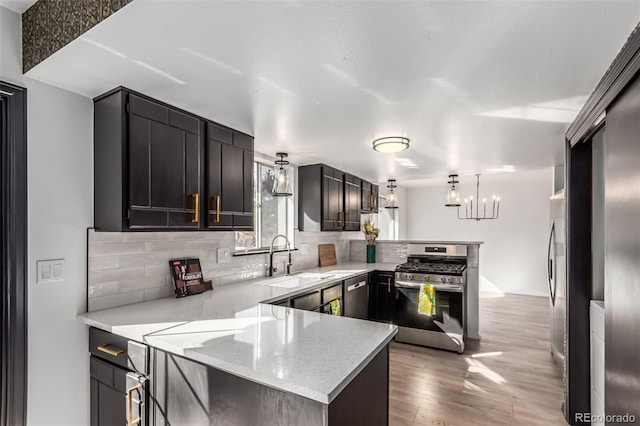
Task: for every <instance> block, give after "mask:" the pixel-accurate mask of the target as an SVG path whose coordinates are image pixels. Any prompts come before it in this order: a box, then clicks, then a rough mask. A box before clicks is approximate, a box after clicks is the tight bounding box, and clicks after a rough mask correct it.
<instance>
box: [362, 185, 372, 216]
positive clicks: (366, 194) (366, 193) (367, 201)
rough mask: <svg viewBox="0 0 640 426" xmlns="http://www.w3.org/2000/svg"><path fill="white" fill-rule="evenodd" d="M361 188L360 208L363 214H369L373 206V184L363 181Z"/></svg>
mask: <svg viewBox="0 0 640 426" xmlns="http://www.w3.org/2000/svg"><path fill="white" fill-rule="evenodd" d="M360 188H361V191H360V208H361V210H362V211H363V212H369V211H371V206H372V204H373V203H372V201H371V183H370V182H367V181H365V180H363V181H362V184H361V186H360Z"/></svg>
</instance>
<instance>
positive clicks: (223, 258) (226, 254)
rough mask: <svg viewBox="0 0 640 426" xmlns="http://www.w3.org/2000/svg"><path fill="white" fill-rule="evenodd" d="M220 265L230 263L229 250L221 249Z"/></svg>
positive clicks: (219, 250) (219, 251) (219, 254)
mask: <svg viewBox="0 0 640 426" xmlns="http://www.w3.org/2000/svg"><path fill="white" fill-rule="evenodd" d="M218 263H229V249H228V248H226V247H220V248H219V249H218Z"/></svg>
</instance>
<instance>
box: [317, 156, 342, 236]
mask: <svg viewBox="0 0 640 426" xmlns="http://www.w3.org/2000/svg"><path fill="white" fill-rule="evenodd" d="M335 174H336V173H334V171H333V169H328V168H324V169H323V175H322V202H323V204H322V210H323V211H322V230H323V231H342V229H343V228H344V220H345V219H344V192H343V191H344V189H343V188H344V186H343V181H342V179H341V178H340V179H339V178H337V177H335Z"/></svg>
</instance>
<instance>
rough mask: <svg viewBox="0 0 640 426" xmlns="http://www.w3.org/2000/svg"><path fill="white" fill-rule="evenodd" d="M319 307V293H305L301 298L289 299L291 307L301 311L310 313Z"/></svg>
mask: <svg viewBox="0 0 640 426" xmlns="http://www.w3.org/2000/svg"><path fill="white" fill-rule="evenodd" d="M319 305H320V291H319V290H318V291H314V292H313V293H307V294H305V295H302V296H298V297H295V298H293V299H291V307H292V308H297V309H303V310H306V311H312V310H314V309H316V308H317V307H318V306H319Z"/></svg>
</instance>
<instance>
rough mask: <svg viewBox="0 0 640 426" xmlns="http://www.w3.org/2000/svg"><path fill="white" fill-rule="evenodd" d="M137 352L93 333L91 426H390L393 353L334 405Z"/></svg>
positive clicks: (384, 353)
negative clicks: (390, 377) (357, 425)
mask: <svg viewBox="0 0 640 426" xmlns="http://www.w3.org/2000/svg"><path fill="white" fill-rule="evenodd" d="M96 342H98V343H97V344H96ZM113 342H115V343H113ZM107 343H108V344H107ZM127 345H128V348H129V349H126V348H127ZM132 345H133V346H144V345H140V344H139V343H136V342H132V341H127V340H126V339H124V338H121V337H119V336H115V335H113V334H111V333H107V332H104V331H101V330H97V329H93V328H92V329H91V332H90V348H89V349H90V352H91V360H90V373H91V374H90V383H91V385H90V388H91V389H90V391H91V396H90V401H91V406H90V424H91V426H112V425H118V426H120V425H129V424H137V425H140V426H147V425H173V426H179V425H189V426H191V425H230V426H231V425H240V426H242V425H252V426H271V425H306V426H341V425H356V424H366V425H374V426H375V425H388V424H389V347H388V345H387V346H385V347H384V348H382V349H381V350H380V351H379V352H378V354H376V355H375V356H374V357H373V359H372V360H371V361H370V362H369V363H368V364H367V365H366V366H365V367H364V368H363V369H362V371H360V372H359V373H358V374H357V375H356V376H355V377H354V378H353V379H352V380H351V382H349V384H347V385H346V387H345V388H344V389H342V391H341V392H340V393H339V394H338V395H337V396H336V397H335V398H334V399H333V400H332V401H331V402H330V403H329V404H324V403H321V402H318V401H315V400H312V399H309V398H306V397H303V396H300V395H297V394H294V393H290V392H286V391H283V390H279V389H274V388H272V387H269V386H266V385H263V384H259V383H256V382H253V381H251V380H247V379H243V378H240V377H238V376H235V375H233V374H230V373H226V372H224V371H221V370H218V369H216V368H213V367H209V366H207V365H204V364H201V363H199V362H196V361H193V360H190V359H187V358H184V357H182V356H179V355H174V354H171V353H168V352H165V351H162V350H159V349H155V348H151V347H146V346H145V348H147V349H148V350H147V352H146V355H145V356H143V357H140V358H138V359H134V357H132V356H129V352H131V351H130V350H131V349H132V347H133V346H132ZM99 347H101V348H102V349H100V348H99ZM105 353H106V355H104V357H103V356H102V355H103V354H105ZM336 355H338V354H337V353H336ZM109 357H112V359H110V358H109ZM139 361H142V364H141V363H140V362H139ZM119 364H121V365H119ZM140 365H143V367H140ZM147 367H148V369H147ZM136 371H138V372H140V371H144V372H145V375H142V376H140V375H138V374H137V373H136ZM140 377H142V378H143V380H142V381H141V382H136V381H135V379H138V378H140ZM132 378H133V379H134V380H133V381H132ZM363 395H366V397H363ZM129 407H131V412H129ZM137 418H140V419H141V420H140V421H139V422H136V419H137Z"/></svg>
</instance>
